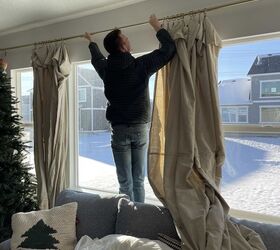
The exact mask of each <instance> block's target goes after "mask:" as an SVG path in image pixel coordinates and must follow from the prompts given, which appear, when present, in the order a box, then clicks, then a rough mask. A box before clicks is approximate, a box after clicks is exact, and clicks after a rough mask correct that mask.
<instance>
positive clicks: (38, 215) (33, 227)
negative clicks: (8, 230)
mask: <svg viewBox="0 0 280 250" xmlns="http://www.w3.org/2000/svg"><path fill="white" fill-rule="evenodd" d="M76 212H77V203H76V202H72V203H69V204H65V205H63V206H60V207H54V208H52V209H49V210H41V211H33V212H29V213H17V214H14V215H13V216H12V229H13V235H12V239H11V250H16V249H26V248H27V249H67V250H71V249H74V247H75V245H76V225H75V222H76Z"/></svg>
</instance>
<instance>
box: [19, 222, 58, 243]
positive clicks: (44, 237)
mask: <svg viewBox="0 0 280 250" xmlns="http://www.w3.org/2000/svg"><path fill="white" fill-rule="evenodd" d="M54 233H57V231H56V230H55V229H53V228H51V227H50V226H48V225H46V224H45V223H44V221H43V220H42V219H41V220H39V221H38V222H37V224H35V225H34V226H33V227H31V228H30V229H28V230H27V231H26V232H25V233H24V234H23V235H22V236H21V237H27V238H26V239H25V240H24V241H23V242H22V243H21V244H20V245H19V246H18V248H19V247H23V248H32V249H33V248H34V249H58V248H57V247H56V246H54V244H56V243H59V241H58V240H57V239H56V238H54V237H53V236H51V234H54Z"/></svg>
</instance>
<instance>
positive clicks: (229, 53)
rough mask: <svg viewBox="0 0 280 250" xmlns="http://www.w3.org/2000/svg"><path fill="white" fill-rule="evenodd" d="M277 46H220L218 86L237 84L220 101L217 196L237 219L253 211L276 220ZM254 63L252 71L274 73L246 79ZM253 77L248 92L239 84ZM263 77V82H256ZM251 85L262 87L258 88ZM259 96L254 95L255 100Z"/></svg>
mask: <svg viewBox="0 0 280 250" xmlns="http://www.w3.org/2000/svg"><path fill="white" fill-rule="evenodd" d="M279 42H280V39H279V38H274V39H267V40H256V41H253V42H252V38H250V40H246V41H244V40H243V41H241V42H240V43H235V44H232V43H231V44H228V45H226V46H224V47H223V48H222V49H221V51H220V54H219V66H218V69H219V73H218V77H219V81H222V82H223V81H224V82H226V81H229V82H233V81H234V80H236V82H240V84H239V85H236V86H237V88H238V91H233V90H234V89H233V88H234V85H233V84H228V86H229V89H230V91H224V93H225V96H223V97H225V98H221V99H220V100H223V101H224V103H223V105H222V106H221V118H222V121H223V125H222V128H223V131H224V145H225V153H226V159H225V162H224V165H223V170H222V171H223V174H222V175H223V178H222V181H221V193H222V196H223V197H224V199H225V200H226V201H227V203H228V204H229V206H230V207H231V209H235V210H239V214H241V213H242V211H245V212H246V214H248V213H250V212H253V213H254V214H262V216H263V217H262V218H265V216H264V215H272V216H278V217H279V216H280V211H279V204H280V203H279V197H278V193H279V192H280V186H279V181H278V179H279V178H280V168H279V167H280V158H279V151H280V123H279V122H280V94H279V93H280V80H275V78H276V75H277V72H275V69H278V68H279V67H278V66H277V65H278V63H280V56H279V52H280V48H279ZM224 44H225V42H224ZM272 56H273V60H271V58H272ZM274 60H275V64H274ZM268 62H269V63H268ZM272 62H273V65H271V63H272ZM254 64H256V65H255V67H254V68H256V69H260V68H261V69H262V70H263V69H264V68H266V69H269V67H272V68H271V69H269V72H271V71H272V72H275V73H273V74H265V76H264V75H262V74H263V71H261V70H259V71H258V70H256V71H254V76H250V75H248V73H249V72H250V69H252V68H253V65H254ZM279 71H280V70H279ZM258 72H261V74H260V75H258ZM255 73H256V74H255ZM279 74H280V72H279ZM252 77H254V83H253V84H251V86H250V91H248V88H247V87H246V86H245V85H244V83H243V82H242V81H240V79H244V78H250V80H252ZM264 77H265V79H266V80H265V81H260V79H263V78H264ZM238 79H239V80H238ZM255 80H256V81H257V82H261V84H260V86H259V85H258V84H255V83H256V81H255ZM248 85H249V83H248ZM259 92H260V95H259V96H257V95H254V93H259ZM221 93H222V91H221ZM250 93H252V95H250ZM259 97H267V98H268V97H273V100H261V101H260V100H259ZM254 98H256V100H255V99H254ZM226 101H227V102H226ZM225 103H228V105H226V104H225ZM260 103H262V106H261V107H260V106H259V105H260ZM244 104H248V105H246V106H245V105H244ZM238 105H239V106H238ZM263 123H269V126H263ZM253 216H254V215H252V218H253ZM256 219H257V218H256Z"/></svg>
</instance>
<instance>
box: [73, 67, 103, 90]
mask: <svg viewBox="0 0 280 250" xmlns="http://www.w3.org/2000/svg"><path fill="white" fill-rule="evenodd" d="M77 75H78V83H79V85H83V86H85V85H86V86H94V87H103V86H104V85H103V81H102V80H101V78H100V77H99V76H98V74H97V72H96V71H95V70H94V68H93V67H92V66H90V68H84V67H82V66H79V67H78V68H77Z"/></svg>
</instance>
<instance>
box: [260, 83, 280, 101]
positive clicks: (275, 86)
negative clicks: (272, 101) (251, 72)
mask: <svg viewBox="0 0 280 250" xmlns="http://www.w3.org/2000/svg"><path fill="white" fill-rule="evenodd" d="M260 88H261V97H280V80H271V81H261V83H260Z"/></svg>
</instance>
